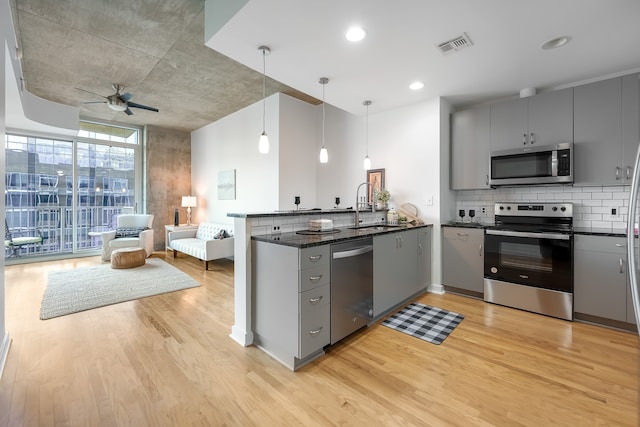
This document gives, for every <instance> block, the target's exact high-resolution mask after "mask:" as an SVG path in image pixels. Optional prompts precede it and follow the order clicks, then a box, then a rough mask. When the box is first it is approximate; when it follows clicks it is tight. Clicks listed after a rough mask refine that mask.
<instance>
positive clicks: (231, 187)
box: [218, 169, 236, 200]
mask: <svg viewBox="0 0 640 427" xmlns="http://www.w3.org/2000/svg"><path fill="white" fill-rule="evenodd" d="M235 199H236V170H235V169H230V170H226V171H220V172H218V200H235Z"/></svg>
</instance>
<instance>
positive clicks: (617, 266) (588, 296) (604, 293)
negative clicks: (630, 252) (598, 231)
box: [573, 234, 628, 322]
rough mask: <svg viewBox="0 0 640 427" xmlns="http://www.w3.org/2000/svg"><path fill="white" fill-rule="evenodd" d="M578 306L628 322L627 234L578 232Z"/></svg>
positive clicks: (577, 308)
mask: <svg viewBox="0 0 640 427" xmlns="http://www.w3.org/2000/svg"><path fill="white" fill-rule="evenodd" d="M573 287H574V294H573V300H574V310H575V312H576V313H582V314H586V315H590V316H597V317H601V318H604V319H611V320H618V321H621V322H627V321H628V320H627V319H628V318H627V287H628V285H627V247H626V239H625V238H624V237H608V236H587V235H580V234H578V235H576V236H575V238H574V285H573Z"/></svg>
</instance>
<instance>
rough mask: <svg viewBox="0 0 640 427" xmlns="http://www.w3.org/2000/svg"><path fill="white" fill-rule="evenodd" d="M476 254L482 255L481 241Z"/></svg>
mask: <svg viewBox="0 0 640 427" xmlns="http://www.w3.org/2000/svg"><path fill="white" fill-rule="evenodd" d="M478 255H480V256H482V243H480V249H479V250H478Z"/></svg>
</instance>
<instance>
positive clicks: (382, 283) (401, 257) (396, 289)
mask: <svg viewBox="0 0 640 427" xmlns="http://www.w3.org/2000/svg"><path fill="white" fill-rule="evenodd" d="M419 230H422V229H416V230H407V231H402V232H398V233H390V234H382V235H378V236H374V237H373V316H374V317H378V316H380V315H382V314H384V313H385V312H387V311H389V310H390V309H392V308H394V307H396V306H397V305H398V304H400V303H402V302H403V301H405V300H406V299H408V298H410V297H411V296H413V295H415V294H416V293H417V292H418V231H419Z"/></svg>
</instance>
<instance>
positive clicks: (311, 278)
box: [309, 274, 322, 282]
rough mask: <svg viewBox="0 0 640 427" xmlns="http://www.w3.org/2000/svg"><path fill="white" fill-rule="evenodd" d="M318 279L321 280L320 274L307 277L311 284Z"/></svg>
mask: <svg viewBox="0 0 640 427" xmlns="http://www.w3.org/2000/svg"><path fill="white" fill-rule="evenodd" d="M320 279H322V274H320V275H319V276H309V281H311V282H317V281H318V280H320Z"/></svg>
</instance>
